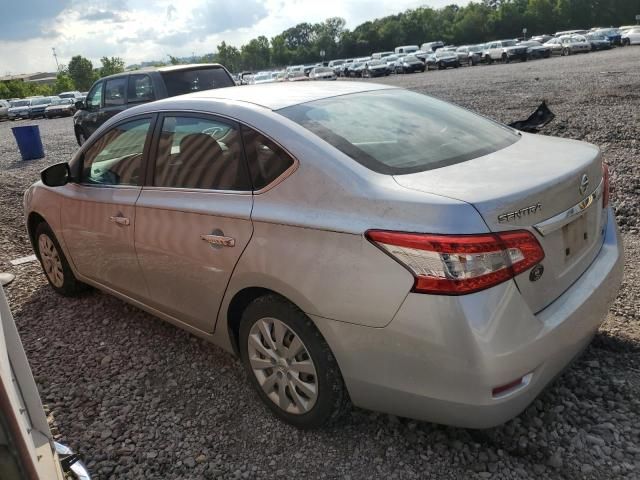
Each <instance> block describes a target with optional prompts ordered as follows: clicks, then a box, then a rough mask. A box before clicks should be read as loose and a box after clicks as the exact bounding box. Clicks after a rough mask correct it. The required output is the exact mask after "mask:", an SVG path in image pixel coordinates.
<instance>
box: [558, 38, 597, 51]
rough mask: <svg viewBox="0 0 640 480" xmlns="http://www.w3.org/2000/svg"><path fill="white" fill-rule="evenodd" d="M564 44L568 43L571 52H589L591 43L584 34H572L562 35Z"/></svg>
mask: <svg viewBox="0 0 640 480" xmlns="http://www.w3.org/2000/svg"><path fill="white" fill-rule="evenodd" d="M560 41H561V42H562V44H563V45H566V46H567V48H568V50H569V53H570V54H574V53H589V52H590V51H591V44H590V43H589V41H588V40H587V37H585V36H584V35H571V36H570V37H560Z"/></svg>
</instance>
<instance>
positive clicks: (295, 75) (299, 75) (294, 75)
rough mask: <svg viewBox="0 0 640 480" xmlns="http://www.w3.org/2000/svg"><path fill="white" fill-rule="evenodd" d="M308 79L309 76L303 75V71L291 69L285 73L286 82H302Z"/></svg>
mask: <svg viewBox="0 0 640 480" xmlns="http://www.w3.org/2000/svg"><path fill="white" fill-rule="evenodd" d="M306 80H309V77H308V76H307V75H305V73H304V71H301V70H292V71H290V72H289V73H287V82H304V81H306Z"/></svg>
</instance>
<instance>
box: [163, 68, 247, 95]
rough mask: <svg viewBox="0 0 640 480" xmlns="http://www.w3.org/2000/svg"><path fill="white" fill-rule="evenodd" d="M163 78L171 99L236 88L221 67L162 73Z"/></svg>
mask: <svg viewBox="0 0 640 480" xmlns="http://www.w3.org/2000/svg"><path fill="white" fill-rule="evenodd" d="M162 78H163V80H164V83H165V85H166V87H167V95H168V96H170V97H174V96H176V95H183V94H185V93H192V92H199V91H201V90H211V89H214V88H223V87H233V86H235V83H234V81H233V79H232V78H231V77H230V76H229V74H228V73H227V71H226V70H225V69H223V68H220V67H213V68H212V67H209V68H202V69H194V70H175V71H168V72H162Z"/></svg>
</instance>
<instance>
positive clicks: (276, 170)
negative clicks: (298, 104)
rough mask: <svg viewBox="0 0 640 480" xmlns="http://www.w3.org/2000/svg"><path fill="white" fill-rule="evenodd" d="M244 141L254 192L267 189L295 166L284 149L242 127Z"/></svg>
mask: <svg viewBox="0 0 640 480" xmlns="http://www.w3.org/2000/svg"><path fill="white" fill-rule="evenodd" d="M242 140H243V141H244V149H245V152H246V154H247V162H248V164H249V172H250V173H251V181H252V184H253V189H254V190H260V189H262V188H264V187H266V186H267V185H269V184H270V183H271V182H273V181H274V180H275V179H276V178H278V177H279V176H280V175H282V174H283V173H284V172H285V171H286V170H287V169H288V168H289V167H290V166H291V165H293V159H292V158H291V157H290V156H289V155H288V154H287V153H286V152H285V151H284V150H283V149H282V148H280V147H279V146H278V145H277V144H276V143H275V142H272V141H271V140H269V139H268V138H267V137H265V136H264V135H262V134H261V133H258V132H256V131H255V130H253V129H251V128H249V127H244V126H243V127H242Z"/></svg>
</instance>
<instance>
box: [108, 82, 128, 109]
mask: <svg viewBox="0 0 640 480" xmlns="http://www.w3.org/2000/svg"><path fill="white" fill-rule="evenodd" d="M126 88H127V77H121V78H112V79H111V80H107V84H106V85H105V88H104V104H105V106H113V105H124V95H125V91H126Z"/></svg>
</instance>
